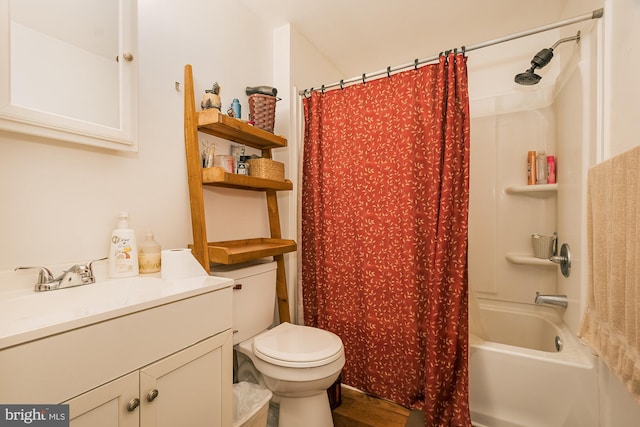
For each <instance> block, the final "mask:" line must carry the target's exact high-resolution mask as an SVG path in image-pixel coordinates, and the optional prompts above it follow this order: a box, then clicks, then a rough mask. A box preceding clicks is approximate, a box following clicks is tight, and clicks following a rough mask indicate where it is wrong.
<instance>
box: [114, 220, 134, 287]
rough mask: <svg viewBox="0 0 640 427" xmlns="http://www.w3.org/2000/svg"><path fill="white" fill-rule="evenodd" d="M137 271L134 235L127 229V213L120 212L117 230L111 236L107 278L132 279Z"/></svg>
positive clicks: (131, 230)
mask: <svg viewBox="0 0 640 427" xmlns="http://www.w3.org/2000/svg"><path fill="white" fill-rule="evenodd" d="M138 271H139V270H138V248H137V245H136V234H135V232H134V231H133V229H131V228H130V227H129V213H127V212H120V214H119V215H118V228H116V229H115V230H113V233H112V234H111V249H110V250H109V277H111V278H120V277H133V276H137V275H138Z"/></svg>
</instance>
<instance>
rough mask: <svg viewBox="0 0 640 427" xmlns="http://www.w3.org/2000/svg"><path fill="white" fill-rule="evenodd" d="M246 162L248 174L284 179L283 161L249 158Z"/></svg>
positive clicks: (276, 179)
mask: <svg viewBox="0 0 640 427" xmlns="http://www.w3.org/2000/svg"><path fill="white" fill-rule="evenodd" d="M247 162H248V163H249V176H255V177H256V178H264V179H272V180H274V181H284V163H280V162H276V161H273V160H271V159H264V158H260V159H250V160H247Z"/></svg>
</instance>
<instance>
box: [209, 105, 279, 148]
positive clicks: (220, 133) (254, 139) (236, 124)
mask: <svg viewBox="0 0 640 427" xmlns="http://www.w3.org/2000/svg"><path fill="white" fill-rule="evenodd" d="M198 130H199V131H200V132H204V133H208V134H210V135H213V136H217V137H220V138H224V139H227V140H230V141H234V142H237V143H239V144H243V145H248V146H249V147H253V148H257V149H261V150H264V149H269V148H279V147H286V146H287V140H286V138H284V137H282V136H279V135H274V134H272V133H271V132H267V131H266V130H263V129H260V128H258V127H255V126H251V125H250V124H247V123H246V122H243V121H242V120H238V119H235V118H233V117H229V116H227V115H225V114H222V113H221V112H220V111H218V110H217V109H215V108H209V109H208V110H204V111H200V112H198Z"/></svg>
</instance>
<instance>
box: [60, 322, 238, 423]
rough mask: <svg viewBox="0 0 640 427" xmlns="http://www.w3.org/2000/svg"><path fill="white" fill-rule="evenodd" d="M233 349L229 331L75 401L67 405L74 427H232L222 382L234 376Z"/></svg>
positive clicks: (81, 396) (72, 400)
mask: <svg viewBox="0 0 640 427" xmlns="http://www.w3.org/2000/svg"><path fill="white" fill-rule="evenodd" d="M231 346H232V344H231V331H230V330H227V331H225V332H223V333H221V334H218V335H216V336H214V337H212V338H209V339H206V340H204V341H202V342H200V343H198V344H195V345H193V346H192V347H189V348H187V349H185V350H182V351H180V352H178V353H176V354H174V355H171V356H169V357H166V358H164V359H162V360H159V361H158V362H156V363H153V364H151V365H149V366H146V367H144V368H143V369H141V370H139V371H136V372H132V373H130V374H128V375H125V376H124V377H121V378H118V379H116V380H114V381H111V382H109V383H107V384H105V385H103V386H100V387H98V388H96V389H94V390H91V391H88V392H86V393H84V394H82V395H80V396H78V397H76V398H73V399H71V400H69V401H67V402H65V403H68V404H69V412H70V414H69V415H70V418H71V423H70V425H71V426H72V427H102V426H104V427H113V426H119V427H136V426H147V427H155V426H166V427H171V426H179V425H188V426H199V425H202V426H226V425H230V424H231V423H230V421H229V419H230V418H229V414H230V411H229V409H230V405H229V402H228V399H227V396H228V394H227V396H224V393H223V392H224V391H225V390H226V387H223V379H225V377H226V376H227V375H226V374H227V373H230V372H231V371H232V367H231V360H230V358H229V354H230V352H231V351H232V350H231ZM226 380H228V378H227V379H226ZM226 380H225V381H226Z"/></svg>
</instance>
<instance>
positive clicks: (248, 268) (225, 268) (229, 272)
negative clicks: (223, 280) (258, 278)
mask: <svg viewBox="0 0 640 427" xmlns="http://www.w3.org/2000/svg"><path fill="white" fill-rule="evenodd" d="M277 267H278V263H277V262H275V261H266V260H255V261H250V262H245V263H241V264H230V265H227V264H215V265H213V266H212V267H211V275H212V276H220V277H228V278H230V279H234V280H238V279H246V278H247V277H251V276H255V275H257V274H262V273H266V272H268V271H272V270H275V269H276V268H277Z"/></svg>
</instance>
